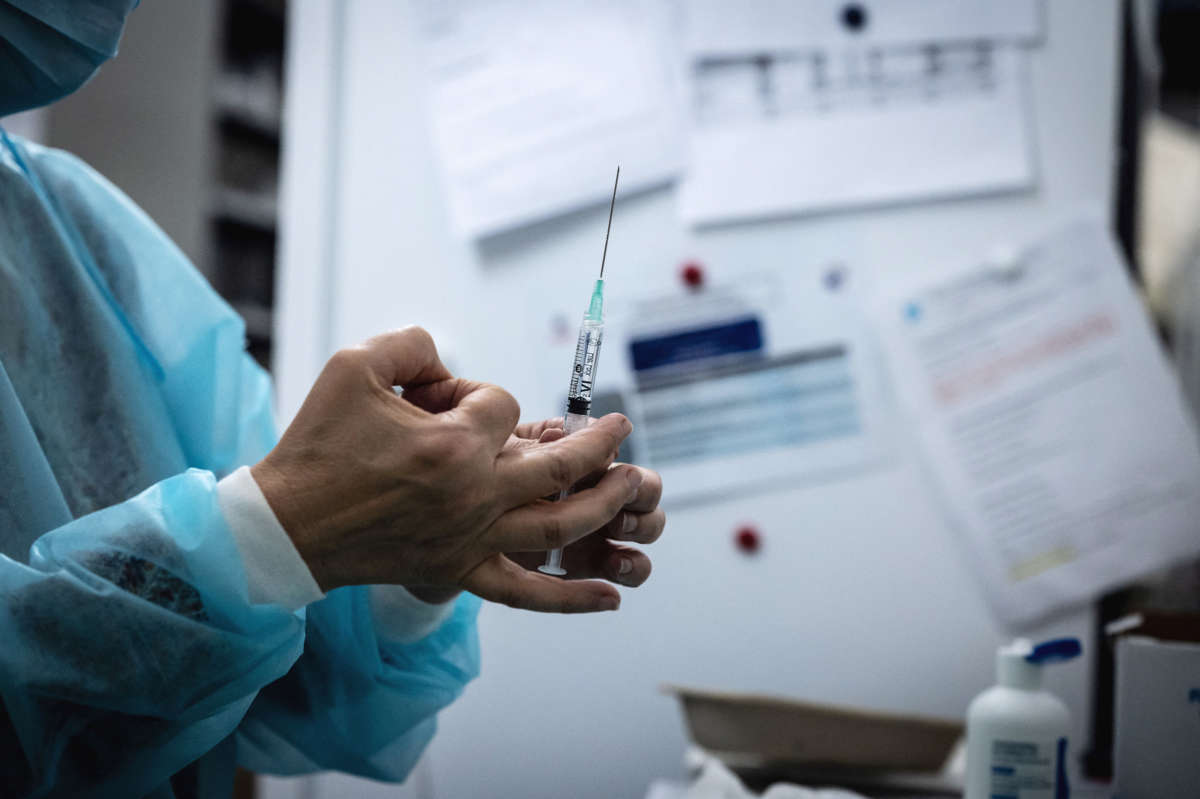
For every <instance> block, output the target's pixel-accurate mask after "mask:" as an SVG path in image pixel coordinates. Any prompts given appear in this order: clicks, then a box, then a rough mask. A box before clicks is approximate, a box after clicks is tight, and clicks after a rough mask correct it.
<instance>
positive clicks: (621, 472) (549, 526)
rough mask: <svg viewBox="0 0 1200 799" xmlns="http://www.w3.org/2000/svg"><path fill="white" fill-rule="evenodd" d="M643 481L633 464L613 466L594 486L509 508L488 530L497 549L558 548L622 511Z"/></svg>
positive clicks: (500, 550) (491, 544)
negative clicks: (555, 500) (560, 498)
mask: <svg viewBox="0 0 1200 799" xmlns="http://www.w3.org/2000/svg"><path fill="white" fill-rule="evenodd" d="M641 482H642V474H641V470H640V469H637V468H636V467H633V466H627V467H625V468H623V469H612V470H611V471H609V472H608V473H607V474H606V475H605V476H604V479H602V480H601V481H600V482H599V483H597V484H596V485H595V487H593V488H589V489H587V490H585V491H580V492H578V493H576V494H572V495H570V496H569V497H567V498H565V499H563V500H560V501H558V502H548V501H546V500H539V501H537V502H533V503H529V504H526V505H522V506H521V507H519V508H514V509H513V510H510V511H508V512H507V513H505V514H504V515H503V516H501V517H500V518H499V519H497V520H496V522H495V523H494V524H493V525H492V527H491V528H490V529H489V530H488V534H487V539H486V541H487V544H488V545H489V546H491V547H492V548H493V549H494V551H497V552H535V551H545V550H548V549H558V548H559V547H565V546H567V545H568V544H570V543H572V542H574V541H577V540H579V539H580V538H583V537H584V536H585V535H587V534H588V533H591V532H592V531H594V530H599V529H600V528H601V527H604V526H605V525H606V524H608V523H609V522H610V521H612V520H613V518H615V517H616V516H617V515H618V514H620V512H621V508H622V507H624V506H625V504H626V503H627V502H629V501H630V500H631V499H632V498H633V496H634V495H635V492H636V491H637V490H638V487H639V486H640V484H641Z"/></svg>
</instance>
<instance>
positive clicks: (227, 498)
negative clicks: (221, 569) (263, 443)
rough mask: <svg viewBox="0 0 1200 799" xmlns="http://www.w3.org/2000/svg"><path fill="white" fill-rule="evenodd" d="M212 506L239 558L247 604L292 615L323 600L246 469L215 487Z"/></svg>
mask: <svg viewBox="0 0 1200 799" xmlns="http://www.w3.org/2000/svg"><path fill="white" fill-rule="evenodd" d="M217 503H218V504H219V505H220V507H221V513H222V514H224V516H225V522H226V523H227V524H228V525H229V529H230V530H232V531H233V540H234V541H235V542H236V543H237V548H238V552H239V553H240V554H241V556H242V567H243V568H244V569H245V570H246V582H247V583H248V585H249V589H250V601H251V602H252V603H254V604H256V605H258V604H271V605H282V606H283V607H285V608H287V609H288V610H298V609H299V608H302V607H304V606H305V605H307V604H309V603H312V602H316V601H317V600H318V599H322V598H324V596H325V594H324V593H322V591H321V587H320V586H318V585H317V581H316V580H314V579H313V576H312V572H310V571H309V570H308V566H307V565H306V564H305V563H304V559H303V558H301V557H300V553H299V552H297V551H296V546H295V545H294V544H293V543H292V539H291V538H290V537H289V536H288V534H287V531H286V530H284V529H283V525H281V524H280V523H279V519H277V518H275V512H274V511H273V510H271V506H270V505H269V504H268V503H267V498H266V497H265V496H263V492H262V489H260V488H259V487H258V483H256V482H255V481H254V475H252V474H250V467H249V466H243V467H242V468H240V469H238V470H237V471H236V472H234V473H233V474H231V475H229V476H228V477H226V478H224V479H223V480H220V481H218V482H217Z"/></svg>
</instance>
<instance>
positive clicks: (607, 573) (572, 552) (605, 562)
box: [563, 537, 651, 588]
mask: <svg viewBox="0 0 1200 799" xmlns="http://www.w3.org/2000/svg"><path fill="white" fill-rule="evenodd" d="M589 544H590V542H589ZM563 568H564V569H566V570H567V579H568V580H587V579H594V578H596V577H600V578H603V579H605V580H610V581H612V582H614V583H618V584H620V585H625V586H629V587H630V588H636V587H637V586H639V585H641V584H642V583H644V582H646V580H647V579H648V578H649V577H650V570H651V564H650V558H648V557H646V554H645V553H644V552H639V551H638V550H636V549H634V548H633V547H625V546H621V545H620V544H614V543H612V542H611V541H607V540H605V539H604V538H599V537H597V538H596V543H595V544H594V545H590V546H579V547H573V548H571V549H568V550H567V551H566V552H564V553H563Z"/></svg>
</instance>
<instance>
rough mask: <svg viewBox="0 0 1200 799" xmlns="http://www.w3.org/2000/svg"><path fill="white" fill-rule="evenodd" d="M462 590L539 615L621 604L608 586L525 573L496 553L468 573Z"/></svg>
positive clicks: (603, 607)
mask: <svg viewBox="0 0 1200 799" xmlns="http://www.w3.org/2000/svg"><path fill="white" fill-rule="evenodd" d="M463 587H465V588H466V589H467V590H468V591H470V592H471V593H473V594H475V595H476V596H478V597H480V598H481V599H486V600H488V601H489V602H499V603H500V604H502V605H508V606H509V607H513V608H522V609H524V610H536V611H540V612H543V613H592V612H595V611H600V610H616V609H617V608H618V607H620V605H621V595H620V594H618V593H617V590H616V589H615V588H613V587H612V586H610V585H607V584H605V583H602V582H596V581H583V582H568V581H567V580H559V579H556V578H554V577H548V576H546V575H544V574H540V573H538V572H534V571H526V570H525V569H523V568H521V567H520V566H518V565H517V564H515V563H513V562H512V561H511V560H509V559H508V558H506V557H504V556H503V555H499V554H497V555H493V556H492V557H490V558H488V559H487V560H485V561H484V562H483V563H481V564H479V566H477V567H476V568H475V569H474V570H472V571H471V573H470V574H468V575H467V576H466V578H464V579H463Z"/></svg>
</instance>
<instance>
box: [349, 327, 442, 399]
mask: <svg viewBox="0 0 1200 799" xmlns="http://www.w3.org/2000/svg"><path fill="white" fill-rule="evenodd" d="M348 352H361V353H362V354H363V356H364V357H365V358H366V361H367V364H368V365H369V366H370V369H371V371H372V373H374V375H375V377H376V378H377V379H378V380H379V381H380V382H381V383H383V384H384V385H385V386H387V387H388V388H391V387H392V386H404V387H405V388H407V387H408V386H416V385H421V384H423V383H432V382H435V381H438V380H446V379H448V378H450V377H451V374H450V371H449V370H448V369H446V367H445V366H444V365H443V364H442V361H441V358H439V357H438V353H437V347H436V346H434V343H433V337H432V336H430V335H429V333H427V332H426V331H425V330H424V329H423V328H420V327H415V326H413V327H405V328H401V329H399V330H392V331H389V332H387V333H381V334H380V335H378V336H373V337H372V338H369V339H367V340H366V341H364V342H363V343H362V344H361V345H359V346H358V347H356V348H354V349H352V350H349V351H348Z"/></svg>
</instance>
